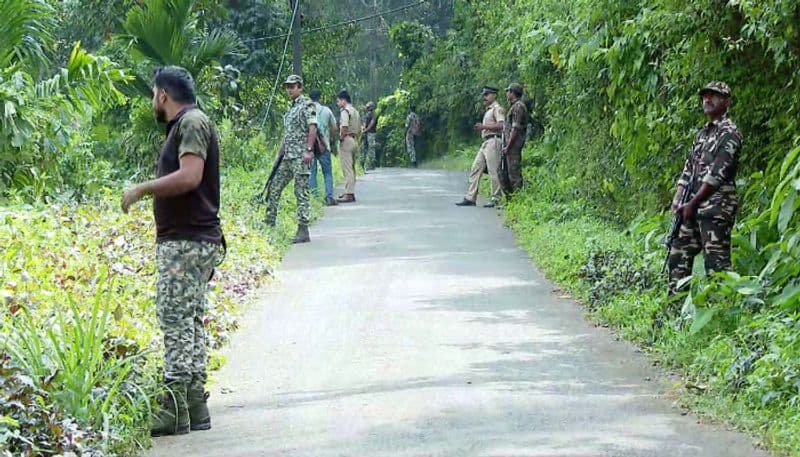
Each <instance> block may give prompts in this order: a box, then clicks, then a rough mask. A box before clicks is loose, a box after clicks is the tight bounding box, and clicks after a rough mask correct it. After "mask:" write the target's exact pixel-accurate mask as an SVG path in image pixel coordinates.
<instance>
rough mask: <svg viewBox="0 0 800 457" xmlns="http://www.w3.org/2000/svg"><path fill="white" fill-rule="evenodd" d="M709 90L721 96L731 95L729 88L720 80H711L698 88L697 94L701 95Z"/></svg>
mask: <svg viewBox="0 0 800 457" xmlns="http://www.w3.org/2000/svg"><path fill="white" fill-rule="evenodd" d="M709 92H714V93H715V94H719V95H722V96H723V97H730V96H731V88H730V87H728V85H727V84H725V83H724V82H722V81H712V82H710V83H708V84H706V85H705V87H703V88H702V89H700V92H699V95H700V96H701V97H702V96H703V94H707V93H709Z"/></svg>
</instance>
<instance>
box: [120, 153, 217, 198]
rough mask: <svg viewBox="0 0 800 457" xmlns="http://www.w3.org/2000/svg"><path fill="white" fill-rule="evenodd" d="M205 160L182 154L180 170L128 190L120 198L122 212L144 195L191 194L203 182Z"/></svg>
mask: <svg viewBox="0 0 800 457" xmlns="http://www.w3.org/2000/svg"><path fill="white" fill-rule="evenodd" d="M204 167H205V160H203V158H202V157H200V156H198V155H195V154H184V155H183V156H181V159H180V168H179V169H178V170H177V171H174V172H172V173H170V174H168V175H166V176H162V177H160V178H158V179H153V180H151V181H147V182H143V183H141V184H139V185H137V186H134V187H133V188H131V189H129V190H128V191H127V192H125V194H123V196H122V211H123V212H124V213H127V212H128V209H129V208H130V206H131V205H132V204H134V203H136V202H137V201H139V200H141V199H142V197H144V196H146V195H153V196H155V197H174V196H177V195H182V194H185V193H187V192H191V191H192V190H194V189H196V188H197V186H199V185H200V181H202V180H203V168H204Z"/></svg>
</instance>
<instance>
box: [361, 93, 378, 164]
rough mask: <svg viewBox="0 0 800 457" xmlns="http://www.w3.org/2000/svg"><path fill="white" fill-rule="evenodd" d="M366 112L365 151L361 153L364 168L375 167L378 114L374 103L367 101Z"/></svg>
mask: <svg viewBox="0 0 800 457" xmlns="http://www.w3.org/2000/svg"><path fill="white" fill-rule="evenodd" d="M366 111H367V114H366V116H365V117H364V141H365V143H366V148H365V149H366V153H365V154H362V156H363V157H364V158H363V159H362V164H361V165H362V166H363V167H364V170H372V169H373V168H375V132H377V130H378V129H377V128H378V116H377V114H376V113H375V103H374V102H369V103H367V106H366Z"/></svg>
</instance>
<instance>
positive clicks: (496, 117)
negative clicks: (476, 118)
mask: <svg viewBox="0 0 800 457" xmlns="http://www.w3.org/2000/svg"><path fill="white" fill-rule="evenodd" d="M505 120H506V113H505V111H504V110H503V107H502V106H500V104H499V103H497V102H496V101H495V102H494V103H492V105H491V106H490V107H489V109H487V110H486V113H484V114H483V123H484V124H497V123H500V122H505ZM501 132H502V131H494V130H483V131H482V132H481V138H486V137H487V136H494V135H498V136H499V135H500V133H501Z"/></svg>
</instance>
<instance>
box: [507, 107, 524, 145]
mask: <svg viewBox="0 0 800 457" xmlns="http://www.w3.org/2000/svg"><path fill="white" fill-rule="evenodd" d="M512 128H513V129H517V139H516V144H514V145H510V146H515V147H521V146H522V145H523V144H524V143H525V132H526V129H527V128H528V108H527V107H526V106H525V103H522V100H517V101H516V102H514V103H513V104H512V105H511V108H509V110H508V116H506V122H505V123H504V124H503V134H504V135H505V137H506V141H509V140H510V139H511V129H512Z"/></svg>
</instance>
